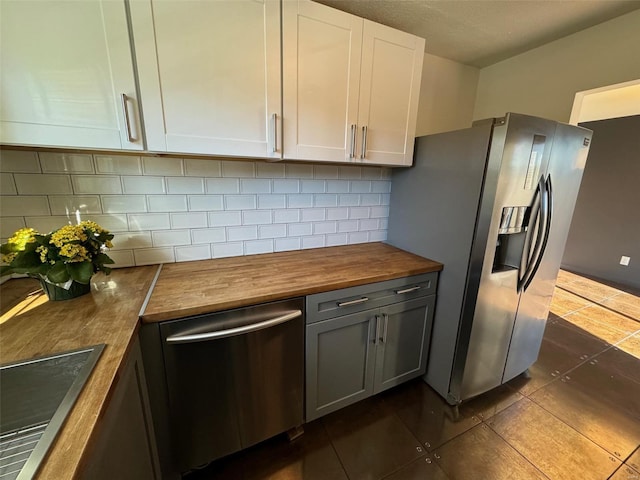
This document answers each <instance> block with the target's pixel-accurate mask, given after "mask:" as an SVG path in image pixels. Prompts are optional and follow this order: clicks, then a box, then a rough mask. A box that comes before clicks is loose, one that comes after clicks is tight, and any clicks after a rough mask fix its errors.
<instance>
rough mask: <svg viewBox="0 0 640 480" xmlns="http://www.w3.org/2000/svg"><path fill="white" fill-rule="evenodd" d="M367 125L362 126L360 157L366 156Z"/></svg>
mask: <svg viewBox="0 0 640 480" xmlns="http://www.w3.org/2000/svg"><path fill="white" fill-rule="evenodd" d="M367 131H368V129H367V126H366V125H365V126H364V127H362V151H361V152H360V158H361V159H364V158H365V157H366V156H367Z"/></svg>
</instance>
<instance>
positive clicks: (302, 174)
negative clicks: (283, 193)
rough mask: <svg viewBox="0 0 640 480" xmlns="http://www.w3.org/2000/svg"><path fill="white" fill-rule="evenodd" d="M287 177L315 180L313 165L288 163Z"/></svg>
mask: <svg viewBox="0 0 640 480" xmlns="http://www.w3.org/2000/svg"><path fill="white" fill-rule="evenodd" d="M285 175H286V177H287V178H313V165H304V164H296V163H287V164H286V165H285Z"/></svg>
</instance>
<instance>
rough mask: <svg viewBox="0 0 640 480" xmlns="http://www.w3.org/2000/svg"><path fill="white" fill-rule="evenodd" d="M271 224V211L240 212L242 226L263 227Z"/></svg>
mask: <svg viewBox="0 0 640 480" xmlns="http://www.w3.org/2000/svg"><path fill="white" fill-rule="evenodd" d="M268 223H271V210H249V211H245V212H242V224H243V225H264V224H268Z"/></svg>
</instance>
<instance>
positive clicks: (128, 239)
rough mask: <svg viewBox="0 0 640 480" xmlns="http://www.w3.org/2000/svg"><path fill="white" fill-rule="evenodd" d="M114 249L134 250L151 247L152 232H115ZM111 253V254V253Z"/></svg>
mask: <svg viewBox="0 0 640 480" xmlns="http://www.w3.org/2000/svg"><path fill="white" fill-rule="evenodd" d="M111 242H112V243H113V249H112V250H110V251H113V250H132V249H136V248H151V247H152V246H153V244H152V242H151V232H137V233H135V232H121V233H118V234H114V237H113V240H112V241H111ZM109 255H111V254H109Z"/></svg>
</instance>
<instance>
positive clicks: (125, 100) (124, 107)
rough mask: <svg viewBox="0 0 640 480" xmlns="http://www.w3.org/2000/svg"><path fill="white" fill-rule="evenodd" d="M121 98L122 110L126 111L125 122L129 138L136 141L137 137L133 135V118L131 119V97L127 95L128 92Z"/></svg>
mask: <svg viewBox="0 0 640 480" xmlns="http://www.w3.org/2000/svg"><path fill="white" fill-rule="evenodd" d="M120 99H121V100H122V110H123V112H124V124H125V127H126V128H127V139H128V140H129V141H130V142H131V143H133V142H135V141H136V139H135V138H133V136H132V135H131V120H130V119H129V105H128V102H129V97H127V94H126V93H123V94H122V95H121V97H120Z"/></svg>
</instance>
